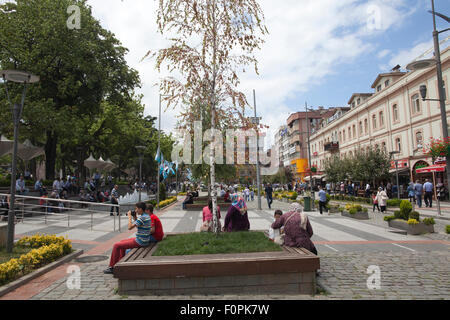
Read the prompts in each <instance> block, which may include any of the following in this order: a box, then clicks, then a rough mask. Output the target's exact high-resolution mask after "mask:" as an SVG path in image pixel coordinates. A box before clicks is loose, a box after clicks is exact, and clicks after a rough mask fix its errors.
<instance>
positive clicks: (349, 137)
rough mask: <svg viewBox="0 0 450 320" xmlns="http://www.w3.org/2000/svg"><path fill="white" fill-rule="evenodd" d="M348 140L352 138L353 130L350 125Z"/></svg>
mask: <svg viewBox="0 0 450 320" xmlns="http://www.w3.org/2000/svg"><path fill="white" fill-rule="evenodd" d="M348 140H352V131H351V128H350V127H348Z"/></svg>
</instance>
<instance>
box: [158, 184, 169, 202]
mask: <svg viewBox="0 0 450 320" xmlns="http://www.w3.org/2000/svg"><path fill="white" fill-rule="evenodd" d="M166 198H167V195H166V185H165V184H164V182H162V183H160V185H159V201H163V200H166Z"/></svg>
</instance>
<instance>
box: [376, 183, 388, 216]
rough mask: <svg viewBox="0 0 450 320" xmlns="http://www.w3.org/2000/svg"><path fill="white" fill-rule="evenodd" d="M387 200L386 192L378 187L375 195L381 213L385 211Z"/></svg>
mask: <svg viewBox="0 0 450 320" xmlns="http://www.w3.org/2000/svg"><path fill="white" fill-rule="evenodd" d="M388 199H389V197H388V195H387V193H386V191H384V190H383V188H382V187H379V188H378V193H377V201H378V204H379V205H380V208H381V213H383V212H385V211H386V207H387V201H388Z"/></svg>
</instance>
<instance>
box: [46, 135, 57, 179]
mask: <svg viewBox="0 0 450 320" xmlns="http://www.w3.org/2000/svg"><path fill="white" fill-rule="evenodd" d="M57 142H58V139H57V137H56V136H55V133H54V132H53V131H47V142H46V143H45V175H46V178H47V180H54V179H55V166H56V145H57Z"/></svg>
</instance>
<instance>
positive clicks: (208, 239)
mask: <svg viewBox="0 0 450 320" xmlns="http://www.w3.org/2000/svg"><path fill="white" fill-rule="evenodd" d="M273 251H282V249H281V247H280V246H279V245H277V244H276V243H274V242H272V241H270V240H269V239H268V238H267V237H266V236H265V235H264V233H263V232H251V231H250V232H249V231H244V232H222V233H220V234H219V235H218V236H216V235H215V234H214V233H209V232H207V233H205V232H202V233H200V232H198V233H189V234H181V235H173V236H168V237H167V238H165V239H164V240H163V241H161V242H160V243H159V244H158V249H156V251H155V253H154V254H153V256H181V255H194V254H221V253H223V254H226V253H249V252H273Z"/></svg>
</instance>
